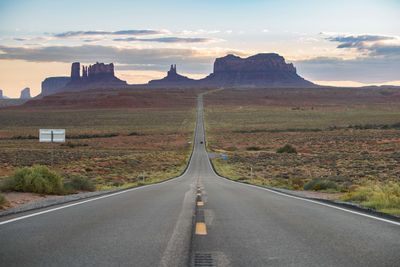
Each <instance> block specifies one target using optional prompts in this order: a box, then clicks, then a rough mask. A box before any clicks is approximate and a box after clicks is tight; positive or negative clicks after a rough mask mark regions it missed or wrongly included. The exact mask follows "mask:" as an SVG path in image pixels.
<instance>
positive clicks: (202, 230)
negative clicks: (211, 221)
mask: <svg viewBox="0 0 400 267" xmlns="http://www.w3.org/2000/svg"><path fill="white" fill-rule="evenodd" d="M196 235H207V227H206V224H205V223H203V222H198V223H196Z"/></svg>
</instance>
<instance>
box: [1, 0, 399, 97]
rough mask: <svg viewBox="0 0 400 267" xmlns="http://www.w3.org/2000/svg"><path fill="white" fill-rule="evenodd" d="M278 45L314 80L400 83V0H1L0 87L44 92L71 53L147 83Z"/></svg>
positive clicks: (198, 73) (66, 67) (196, 73)
mask: <svg viewBox="0 0 400 267" xmlns="http://www.w3.org/2000/svg"><path fill="white" fill-rule="evenodd" d="M260 52H275V53H279V54H281V55H282V56H284V57H285V58H286V61H287V62H292V63H294V65H295V66H296V67H297V70H298V73H299V74H300V75H302V76H303V77H305V78H306V79H309V80H311V81H313V82H316V83H319V84H327V85H337V86H361V85H366V84H394V85H400V71H399V70H400V1H399V0H337V1H321V0H303V1H301V0H286V1H285V0H282V1H278V0H265V1H262V0H249V1H243V0H242V1H236V0H230V1H228V0H214V1H211V0H201V1H200V0H198V1H191V0H187V1H174V0H169V1H152V0H147V1H127V0H119V1H118V0H117V1H115V0H114V1H109V0H108V1H102V0H97V1H91V0H86V1H75V0H69V1H54V0H34V1H32V0H1V1H0V89H2V90H3V92H4V94H5V95H6V96H8V97H18V96H19V92H20V90H21V89H22V88H24V87H30V88H31V92H32V94H33V95H37V94H39V93H40V84H41V81H42V80H44V79H45V78H46V77H51V76H68V75H69V72H70V63H71V62H74V61H80V62H81V63H84V64H90V63H94V62H96V61H98V62H105V63H109V62H114V64H115V65H116V75H117V76H118V77H119V78H121V79H124V80H127V81H128V82H129V83H146V82H147V81H148V80H151V79H154V78H161V77H163V76H164V75H165V72H166V71H167V70H168V68H169V65H170V64H177V68H178V72H180V73H181V74H184V75H187V76H189V77H192V78H201V77H204V76H206V75H207V74H208V73H210V72H211V71H212V67H213V65H212V64H213V61H214V59H215V57H219V56H224V55H226V54H228V53H234V54H236V55H239V56H243V57H246V56H249V55H252V54H256V53H260Z"/></svg>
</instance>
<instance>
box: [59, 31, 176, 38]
mask: <svg viewBox="0 0 400 267" xmlns="http://www.w3.org/2000/svg"><path fill="white" fill-rule="evenodd" d="M165 33H168V31H166V30H121V31H68V32H62V33H56V34H53V36H54V37H58V38H69V37H82V36H98V35H133V36H134V35H156V34H165Z"/></svg>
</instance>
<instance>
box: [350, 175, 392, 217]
mask: <svg viewBox="0 0 400 267" xmlns="http://www.w3.org/2000/svg"><path fill="white" fill-rule="evenodd" d="M342 199H343V200H345V201H352V202H356V203H359V204H361V205H362V206H364V207H367V208H371V209H375V210H378V211H382V212H387V213H391V214H395V215H400V183H395V182H389V183H387V184H380V183H377V184H367V185H364V186H360V187H357V188H356V189H355V190H354V191H353V192H349V193H348V194H346V195H345V196H344V197H343V198H342Z"/></svg>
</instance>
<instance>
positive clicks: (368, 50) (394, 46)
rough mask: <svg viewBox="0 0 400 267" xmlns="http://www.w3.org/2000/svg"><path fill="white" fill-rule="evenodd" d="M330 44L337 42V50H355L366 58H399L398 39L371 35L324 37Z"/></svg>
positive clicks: (399, 40) (399, 44)
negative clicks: (366, 56)
mask: <svg viewBox="0 0 400 267" xmlns="http://www.w3.org/2000/svg"><path fill="white" fill-rule="evenodd" d="M326 39H327V40H329V41H331V42H337V43H339V45H338V46H337V48H339V49H356V50H358V51H359V52H361V53H364V54H365V55H368V56H390V57H392V56H397V57H400V37H399V36H387V35H373V34H362V35H355V34H347V35H331V36H328V37H326Z"/></svg>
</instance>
